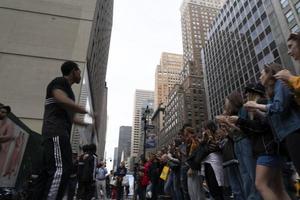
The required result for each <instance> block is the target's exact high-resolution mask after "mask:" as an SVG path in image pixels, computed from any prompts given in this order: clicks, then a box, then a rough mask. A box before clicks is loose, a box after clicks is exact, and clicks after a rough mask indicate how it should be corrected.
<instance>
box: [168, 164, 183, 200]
mask: <svg viewBox="0 0 300 200" xmlns="http://www.w3.org/2000/svg"><path fill="white" fill-rule="evenodd" d="M171 173H172V175H173V190H174V194H175V199H176V200H182V199H183V197H182V193H181V189H180V171H179V170H177V171H173V172H171Z"/></svg>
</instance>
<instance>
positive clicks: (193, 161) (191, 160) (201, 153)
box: [186, 144, 210, 170]
mask: <svg viewBox="0 0 300 200" xmlns="http://www.w3.org/2000/svg"><path fill="white" fill-rule="evenodd" d="M209 153H210V152H209V149H208V145H207V144H200V145H199V147H198V148H197V149H196V150H195V151H193V153H192V154H191V155H190V156H189V157H188V158H187V160H186V163H187V164H188V165H189V166H190V168H191V169H193V170H201V162H202V160H203V159H204V158H205V157H206V156H207V155H208V154H209Z"/></svg>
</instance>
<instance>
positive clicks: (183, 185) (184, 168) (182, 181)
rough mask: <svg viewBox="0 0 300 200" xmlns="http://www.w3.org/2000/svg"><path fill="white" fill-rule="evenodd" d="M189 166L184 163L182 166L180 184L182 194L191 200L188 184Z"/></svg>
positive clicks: (185, 199)
mask: <svg viewBox="0 0 300 200" xmlns="http://www.w3.org/2000/svg"><path fill="white" fill-rule="evenodd" d="M189 168H190V167H189V166H187V165H186V164H184V163H182V164H181V167H180V184H181V190H182V196H183V199H184V200H190V196H189V191H188V185H187V172H188V170H189Z"/></svg>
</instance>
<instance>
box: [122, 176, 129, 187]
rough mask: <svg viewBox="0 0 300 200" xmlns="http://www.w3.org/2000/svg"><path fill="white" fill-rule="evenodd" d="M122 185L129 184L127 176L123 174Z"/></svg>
mask: <svg viewBox="0 0 300 200" xmlns="http://www.w3.org/2000/svg"><path fill="white" fill-rule="evenodd" d="M122 186H129V179H128V176H124V177H123V180H122Z"/></svg>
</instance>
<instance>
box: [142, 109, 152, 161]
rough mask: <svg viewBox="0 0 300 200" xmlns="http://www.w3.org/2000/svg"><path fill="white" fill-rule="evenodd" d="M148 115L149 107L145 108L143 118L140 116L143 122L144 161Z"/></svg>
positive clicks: (144, 156) (144, 157)
mask: <svg viewBox="0 0 300 200" xmlns="http://www.w3.org/2000/svg"><path fill="white" fill-rule="evenodd" d="M149 113H150V109H149V107H148V106H147V107H146V109H145V111H144V113H143V116H142V121H143V122H144V138H143V139H144V146H143V159H144V160H145V159H146V135H147V129H148V126H147V125H148V123H147V122H148V115H149Z"/></svg>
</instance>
